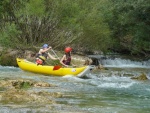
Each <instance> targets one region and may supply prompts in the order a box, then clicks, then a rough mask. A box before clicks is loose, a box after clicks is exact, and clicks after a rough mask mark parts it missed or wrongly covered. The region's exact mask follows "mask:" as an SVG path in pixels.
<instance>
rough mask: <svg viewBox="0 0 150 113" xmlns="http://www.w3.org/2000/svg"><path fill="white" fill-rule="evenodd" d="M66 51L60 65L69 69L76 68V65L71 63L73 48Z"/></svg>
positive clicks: (67, 48)
mask: <svg viewBox="0 0 150 113" xmlns="http://www.w3.org/2000/svg"><path fill="white" fill-rule="evenodd" d="M64 51H65V54H64V55H63V57H62V58H61V60H60V63H61V64H62V65H63V66H65V67H68V66H69V65H73V66H75V65H74V64H72V62H71V51H72V48H71V47H66V48H65V50H64Z"/></svg>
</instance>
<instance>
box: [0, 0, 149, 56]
mask: <svg viewBox="0 0 150 113" xmlns="http://www.w3.org/2000/svg"><path fill="white" fill-rule="evenodd" d="M0 21H1V22H0V45H1V46H4V47H11V48H18V49H21V48H24V47H33V46H41V45H42V44H43V43H49V44H50V45H51V46H52V47H54V48H55V49H56V48H57V49H59V50H62V49H63V48H64V47H65V46H67V45H71V46H73V47H74V48H75V49H76V50H78V49H79V50H91V51H93V50H101V51H103V52H113V51H114V52H120V53H126V54H131V55H144V56H148V55H149V54H150V35H149V33H150V0H1V1H0Z"/></svg>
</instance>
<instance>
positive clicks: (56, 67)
mask: <svg viewBox="0 0 150 113" xmlns="http://www.w3.org/2000/svg"><path fill="white" fill-rule="evenodd" d="M51 51H52V52H53V53H54V55H55V56H56V57H57V58H58V59H59V57H58V55H57V54H56V53H55V51H54V50H53V49H51ZM59 60H60V59H59ZM60 68H61V66H60V65H55V66H54V67H53V70H58V69H60Z"/></svg>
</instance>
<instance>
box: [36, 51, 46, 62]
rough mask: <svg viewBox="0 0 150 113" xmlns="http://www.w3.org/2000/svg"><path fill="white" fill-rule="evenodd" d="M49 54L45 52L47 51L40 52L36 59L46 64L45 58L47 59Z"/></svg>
mask: <svg viewBox="0 0 150 113" xmlns="http://www.w3.org/2000/svg"><path fill="white" fill-rule="evenodd" d="M47 56H48V54H47V53H46V52H45V53H42V54H38V55H37V57H36V58H37V59H36V63H37V64H38V65H44V64H45V60H46V59H47Z"/></svg>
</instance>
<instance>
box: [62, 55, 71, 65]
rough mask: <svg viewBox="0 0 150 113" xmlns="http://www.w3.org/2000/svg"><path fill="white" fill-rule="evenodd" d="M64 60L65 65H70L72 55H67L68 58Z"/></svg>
mask: <svg viewBox="0 0 150 113" xmlns="http://www.w3.org/2000/svg"><path fill="white" fill-rule="evenodd" d="M62 62H63V63H64V64H65V65H70V62H71V56H67V59H66V60H63V61H62Z"/></svg>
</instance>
